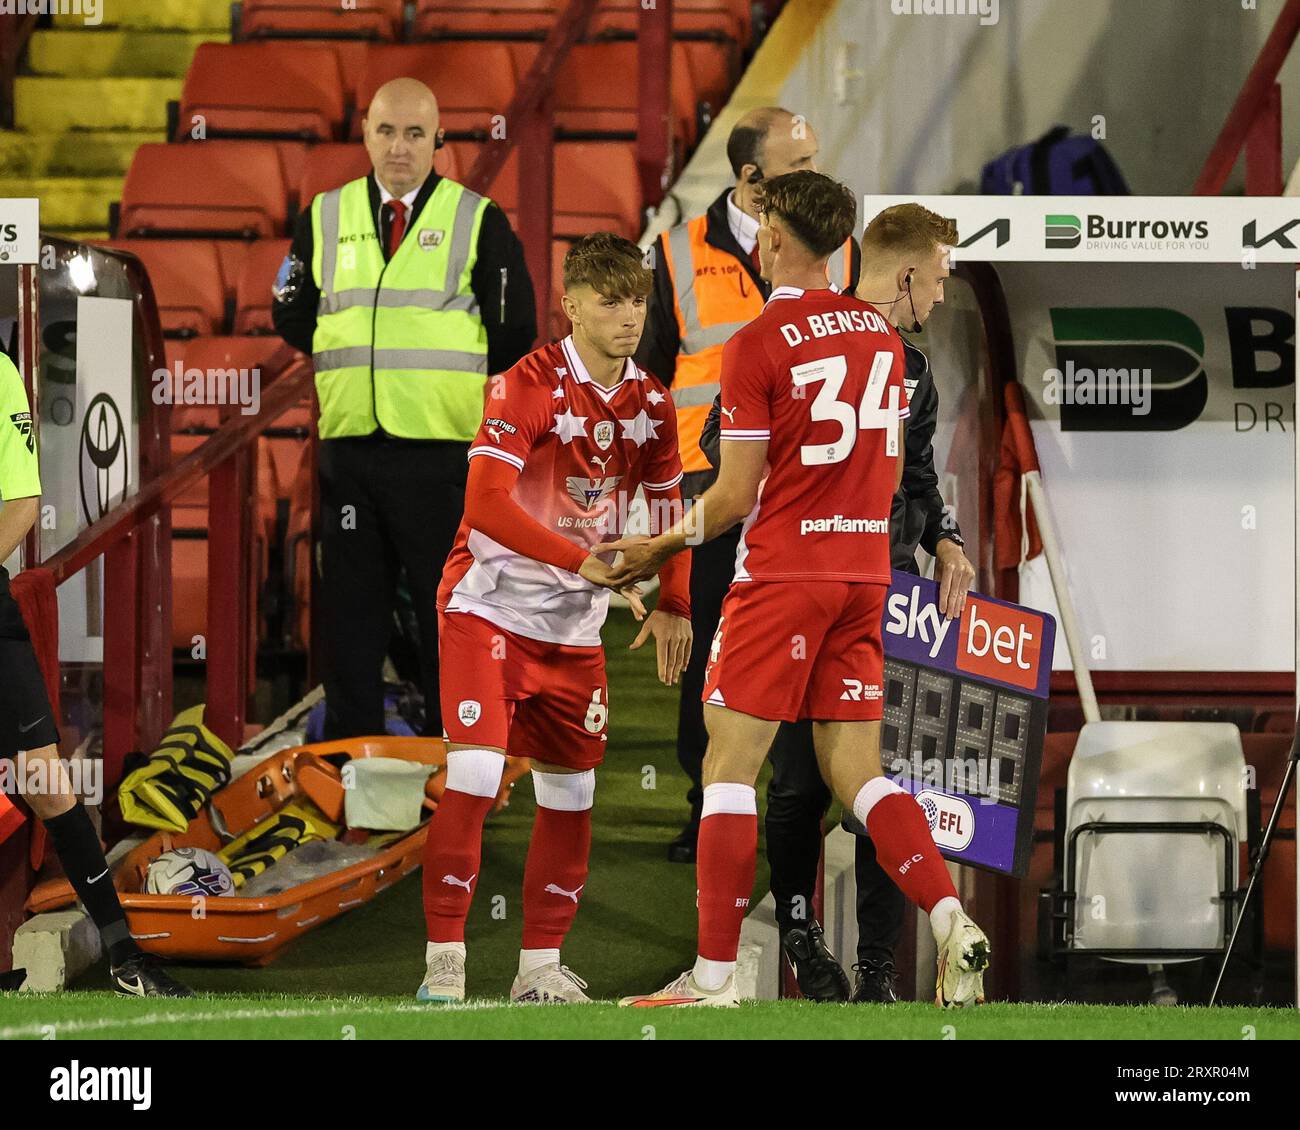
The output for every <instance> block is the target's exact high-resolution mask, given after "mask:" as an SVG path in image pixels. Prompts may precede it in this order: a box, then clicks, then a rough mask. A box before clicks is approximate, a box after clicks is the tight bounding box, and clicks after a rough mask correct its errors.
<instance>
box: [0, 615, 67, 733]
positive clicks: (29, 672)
mask: <svg viewBox="0 0 1300 1130" xmlns="http://www.w3.org/2000/svg"><path fill="white" fill-rule="evenodd" d="M58 742H59V728H58V726H57V725H56V724H55V721H54V711H53V710H51V709H50V698H49V695H48V694H46V693H45V679H44V678H43V677H42V675H41V669H40V666H39V665H38V664H37V662H36V652H35V651H33V650H32V641H31V640H29V639H27V640H23V639H11V638H6V637H0V758H5V757H10V758H12V757H14V756H16V755H17V754H18V753H19V752H20V751H22V752H25V751H27V750H32V749H43V748H44V747H45V746H47V745H58Z"/></svg>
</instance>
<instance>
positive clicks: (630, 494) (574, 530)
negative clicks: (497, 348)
mask: <svg viewBox="0 0 1300 1130" xmlns="http://www.w3.org/2000/svg"><path fill="white" fill-rule="evenodd" d="M469 457H470V459H471V460H473V459H498V460H502V461H504V462H506V463H508V464H510V465H511V466H512V467H515V468H516V469H517V470H518V471H519V472H520V474H519V478H518V480H517V481H516V482H515V485H514V487H513V489H512V490H511V492H510V498H511V499H512V500H513V501H514V502H516V503H517V504H518V505H519V506H520V507H521V508H522V509H523V511H524V512H525V513H526V514H527V515H528V516H529V517H531V518H532V519H533V520H534V521H536V522H537V523H538V524H540V525H541V526H542V527H544V528H545V529H546V530H548V531H551V532H554V533H556V534H559V535H560V536H562V537H564V538H566V539H567V540H569V541H570V542H572V543H573V544H574V545H575V546H578V547H581V548H582V549H584V550H590V549H591V548H592V547H593V546H597V545H599V544H600V543H601V542H604V541H614V540H615V539H617V538H618V537H620V536H621V534H622V532H623V526H624V524H625V522H626V521H627V518H628V508H629V506H630V505H631V503H632V500H633V498H634V497H635V495H636V492H637V488H638V487H641V486H644V487H645V489H646V490H648V491H669V490H672V489H673V488H675V487H676V486H677V485H678V483H680V482H681V478H682V465H681V459H680V457H679V455H678V451H677V416H676V412H675V410H674V408H673V402H672V397H671V396H669V394H668V391H667V390H666V389H665V388H664V387H663V385H661V384H660V383H659V381H657V380H656V379H655V378H654V377H653V376H652V375H650V374H649V373H646V372H645V371H644V370H642V369H640V368H638V367H637V365H636V364H634V363H633V361H632V360H631V359H630V358H629V359H628V361H627V363H626V365H625V366H624V369H623V376H622V379H621V380H620V381H619V382H618V383H617V384H616V385H614V386H613V387H612V388H605V387H604V386H603V385H600V384H597V383H596V382H595V381H593V380H592V379H591V376H590V374H589V373H588V372H587V368H586V366H585V365H584V364H583V363H582V359H581V358H580V357H579V356H578V351H577V350H576V349H575V348H574V345H573V338H572V337H567V338H565V339H564V340H563V341H562V342H559V343H555V344H551V345H546V346H543V347H542V348H541V349H537V350H534V351H533V352H532V353H530V354H529V355H528V356H527V357H525V358H523V359H522V360H521V361H520V362H519V363H518V364H517V365H515V366H514V368H512V369H510V370H509V371H508V372H507V373H505V374H504V375H503V376H502V377H501V378H499V379H497V378H493V379H490V380H489V381H488V386H487V396H486V403H485V406H484V411H483V423H482V425H481V427H480V428H479V431H478V434H477V435H476V436H475V438H474V441H473V442H472V443H471V444H470V449H469ZM582 556H583V555H582V554H578V555H577V558H578V560H579V561H580V560H581V558H582ZM438 596H439V600H438V603H439V606H440V607H442V608H443V609H444V610H445V611H447V612H473V613H474V614H476V615H478V616H481V617H482V618H483V619H485V620H488V621H490V622H491V623H493V624H497V625H498V626H500V627H502V628H506V629H508V630H509V631H511V632H517V633H518V634H519V635H522V636H527V637H528V638H530V639H535V640H543V641H546V642H549V643H559V644H568V645H572V646H576V647H594V646H596V645H598V644H599V643H600V629H601V625H602V624H603V623H604V621H605V614H606V612H607V610H608V607H609V590H608V589H605V588H601V587H599V586H597V585H593V584H591V583H590V582H589V581H586V580H584V579H583V578H582V577H580V576H578V575H577V574H576V573H573V572H569V571H568V570H566V569H562V568H559V567H557V566H555V565H549V564H546V563H545V562H542V561H538V560H536V559H534V558H532V557H527V556H524V555H522V554H520V553H516V552H514V551H512V550H510V549H507V548H506V547H505V546H503V545H501V544H500V543H499V542H496V541H493V540H492V539H491V538H489V537H488V536H487V535H485V534H484V533H483V532H482V531H481V530H476V529H473V528H471V527H470V526H469V525H468V523H467V522H462V523H461V527H460V530H459V531H458V533H457V535H456V543H455V546H454V547H453V549H452V551H451V555H450V556H449V557H448V558H447V564H446V566H445V568H444V569H443V574H442V584H441V587H440V588H439V593H438Z"/></svg>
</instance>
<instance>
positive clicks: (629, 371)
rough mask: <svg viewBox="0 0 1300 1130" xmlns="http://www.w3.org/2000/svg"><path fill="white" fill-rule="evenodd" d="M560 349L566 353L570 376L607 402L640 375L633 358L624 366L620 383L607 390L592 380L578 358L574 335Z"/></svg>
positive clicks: (563, 342) (562, 343) (561, 343)
mask: <svg viewBox="0 0 1300 1130" xmlns="http://www.w3.org/2000/svg"><path fill="white" fill-rule="evenodd" d="M560 348H561V349H562V350H563V351H564V359H565V361H567V362H568V366H569V376H571V377H572V378H573V379H574V381H575V382H577V383H578V384H580V385H587V384H589V385H591V387H592V388H594V389H595V390H596V391H597V392H598V393H600V395H601V396H603V397H604V398H605V399H606V400H608V399H609V398H610V397H612V396H613V395H614V393H616V392H617V391H618V390H619V389H620V388H622V387H623V382H624V381H628V380H635V379H636V378H637V377H638V376H639V375H640V374H639V372H638V370H637V367H636V362H635V361H633V360H632V358H631V357H629V358H628V359H627V361H626V362H625V363H624V365H623V375H622V376H621V377H620V378H619V379H618V383H617V384H615V385H612V386H611V387H610V388H606V387H605V386H604V385H602V384H598V383H597V382H596V381H593V380H592V379H591V374H590V373H589V372H587V366H586V365H584V364H583V363H582V358H581V357H580V356H578V350H577V347H576V346H575V345H574V344H573V334H569V336H568V337H566V338H565V339H564V340H563V341H562V342H560Z"/></svg>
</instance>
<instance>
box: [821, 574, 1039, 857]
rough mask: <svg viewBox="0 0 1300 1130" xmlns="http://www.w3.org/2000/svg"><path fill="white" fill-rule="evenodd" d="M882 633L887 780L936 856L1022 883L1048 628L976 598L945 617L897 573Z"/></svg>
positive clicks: (912, 579) (924, 587)
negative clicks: (901, 794)
mask: <svg viewBox="0 0 1300 1130" xmlns="http://www.w3.org/2000/svg"><path fill="white" fill-rule="evenodd" d="M883 634H884V643H885V674H884V684H883V686H882V687H881V688H880V693H881V695H882V698H883V703H884V713H883V717H882V719H881V728H880V729H881V737H880V761H881V764H882V766H883V767H884V770H885V773H886V775H887V776H888V777H890V778H891V779H892V780H894V781H896V782H897V783H898V784H899V785H901V786H902V787H903V788H905V789H906V790H907V791H908V792H910V793H911V794H912V795H913V796H914V797H916V800H917V803H918V804H920V806H921V808H922V810H923V811H924V812H925V815H926V818H927V820H928V821H929V823H930V832H931V834H932V835H933V836H934V842H935V844H936V845H937V846H938V848H939V850H940V851H941V852H942V853H943V855H944V857H945V858H947V859H951V860H953V861H954V862H956V863H965V864H969V865H971V866H973V867H981V868H985V869H986V870H989V871H997V872H1002V873H1005V874H1009V875H1015V876H1016V877H1018V878H1019V877H1023V876H1024V875H1025V873H1026V871H1027V870H1028V867H1029V853H1030V849H1031V847H1032V839H1033V832H1034V807H1035V803H1036V801H1037V797H1038V771H1039V767H1040V766H1041V764H1042V759H1043V736H1044V734H1045V733H1046V731H1047V696H1048V683H1049V680H1050V678H1051V673H1052V671H1051V669H1052V649H1053V646H1054V644H1055V642H1056V621H1055V620H1054V619H1053V618H1052V617H1051V616H1049V615H1047V614H1046V613H1044V612H1037V611H1035V610H1033V609H1030V608H1022V607H1021V606H1020V605H1018V604H1010V603H1008V602H1006V601H1003V600H995V599H994V598H992V597H987V596H982V595H980V594H979V593H970V594H969V595H968V596H967V599H966V607H965V609H964V610H963V611H962V614H961V616H960V617H959V618H957V619H955V620H951V619H948V618H946V617H945V616H944V615H943V614H942V613H941V612H940V611H939V586H938V585H937V584H936V583H935V582H934V581H930V580H926V579H925V578H924V577H918V576H914V575H912V574H910V573H901V572H898V571H897V570H895V571H894V574H893V582H892V583H891V585H890V587H889V595H888V596H887V597H886V599H885V616H884V633H883ZM846 693H849V692H847V691H846ZM846 824H847V825H848V826H850V828H852V824H853V821H852V819H851V818H850V819H848V820H846ZM859 827H860V826H859ZM853 830H857V829H853Z"/></svg>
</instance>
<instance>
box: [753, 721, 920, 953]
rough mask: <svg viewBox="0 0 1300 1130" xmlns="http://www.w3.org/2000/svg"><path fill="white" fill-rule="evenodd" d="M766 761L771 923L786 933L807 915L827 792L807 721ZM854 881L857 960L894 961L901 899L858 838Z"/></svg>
mask: <svg viewBox="0 0 1300 1130" xmlns="http://www.w3.org/2000/svg"><path fill="white" fill-rule="evenodd" d="M768 756H769V757H770V758H771V760H772V779H771V781H770V783H769V784H768V787H767V820H766V830H767V861H768V865H769V866H770V867H771V871H772V880H771V882H772V897H773V898H774V899H775V900H776V918H777V924H778V925H779V927H780V929H781V931H782V932H783V933H784V932H785V931H786V930H788V929H789V928H790V927H791V926H806V925H807V924H808V920H809V919H810V918H811V917H812V900H813V891H814V889H815V888H816V885H817V860H818V858H819V857H820V855H821V846H822V818H823V817H824V816H825V815H826V810H827V809H828V808H829V807H830V803H831V793H830V789H829V788H828V787H827V786H826V783H825V782H824V781H823V780H822V777H821V773H820V771H819V770H818V768H817V757H816V755H815V753H814V752H813V740H812V723H811V722H782V723H781V726H780V728H779V729H778V730H777V732H776V739H775V741H773V743H772V749H771V751H770V753H769V754H768ZM854 876H855V878H856V880H857V888H858V906H857V910H858V960H859V961H866V960H873V961H879V960H881V959H883V958H892V957H893V953H894V946H895V945H896V944H897V943H898V935H899V933H900V932H901V930H902V928H903V912H904V910H905V909H906V905H907V900H906V899H905V898H904V896H903V892H902V891H900V890H899V889H898V887H897V886H896V885H895V884H894V882H893V880H892V879H890V877H889V876H888V875H886V874H885V871H884V869H883V868H882V867H881V866H880V864H879V862H878V861H877V860H876V846H875V844H873V843H872V842H871V837H869V836H865V835H859V836H858V837H857V844H856V854H855V858H854Z"/></svg>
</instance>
